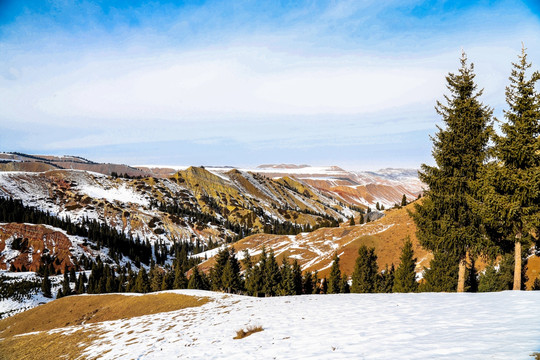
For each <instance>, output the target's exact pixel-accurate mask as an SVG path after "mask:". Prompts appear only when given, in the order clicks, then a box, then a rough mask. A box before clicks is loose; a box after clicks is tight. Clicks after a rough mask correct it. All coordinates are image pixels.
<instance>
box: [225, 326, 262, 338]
mask: <svg viewBox="0 0 540 360" xmlns="http://www.w3.org/2000/svg"><path fill="white" fill-rule="evenodd" d="M263 330H264V329H263V327H262V326H260V325H250V326H248V327H247V328H246V329H240V330H238V331H237V332H236V336H235V337H234V338H233V339H243V338H245V337H247V336H249V335H251V334H254V333H256V332H259V331H263Z"/></svg>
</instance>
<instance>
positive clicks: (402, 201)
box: [401, 194, 407, 206]
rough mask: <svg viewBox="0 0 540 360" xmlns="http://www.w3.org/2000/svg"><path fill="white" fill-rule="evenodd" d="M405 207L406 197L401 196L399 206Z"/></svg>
mask: <svg viewBox="0 0 540 360" xmlns="http://www.w3.org/2000/svg"><path fill="white" fill-rule="evenodd" d="M405 205H407V196H405V194H403V197H402V198H401V206H405Z"/></svg>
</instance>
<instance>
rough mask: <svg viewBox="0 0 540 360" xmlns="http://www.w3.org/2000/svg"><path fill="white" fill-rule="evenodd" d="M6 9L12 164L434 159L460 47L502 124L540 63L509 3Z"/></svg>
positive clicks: (532, 21) (1, 91)
mask: <svg viewBox="0 0 540 360" xmlns="http://www.w3.org/2000/svg"><path fill="white" fill-rule="evenodd" d="M6 4H8V5H3V6H4V10H5V11H4V12H2V11H0V13H3V16H0V52H1V53H2V57H0V108H1V109H2V112H1V113H0V128H1V129H2V130H4V131H3V132H4V135H3V136H2V135H0V140H1V141H2V146H3V147H5V149H4V150H27V151H40V152H48V151H54V152H58V151H66V152H67V151H72V150H79V151H81V149H83V150H82V151H90V149H93V150H92V151H94V152H95V153H96V154H99V149H100V148H104V147H111V146H117V148H116V149H117V150H118V151H120V152H121V151H122V148H124V149H127V148H128V147H127V144H137V143H139V144H140V143H156V142H160V141H162V142H170V143H174V142H195V143H197V144H199V145H201V144H203V143H204V144H207V145H208V144H214V145H215V144H221V145H220V146H222V144H227V143H229V144H230V146H239V148H242V149H245V148H249V149H252V151H251V152H249V153H245V152H244V156H245V157H246V160H243V161H244V162H251V163H253V164H256V163H259V162H260V161H258V160H259V158H260V154H261V153H262V152H265V151H268V149H273V150H274V152H276V153H277V150H276V149H282V150H283V151H285V152H287V151H289V152H290V151H300V149H311V150H312V151H311V153H312V155H309V152H307V151H306V152H303V151H301V152H302V153H303V156H305V157H306V158H305V160H303V161H302V162H314V161H316V160H317V159H316V158H315V156H320V154H321V153H324V149H325V148H330V147H332V148H333V147H339V146H343V147H344V148H348V149H355V148H356V149H359V148H360V147H362V149H365V147H366V146H372V147H373V146H374V145H378V146H388V147H391V148H397V149H399V146H398V145H396V144H402V145H401V146H402V147H405V145H403V144H406V143H407V145H406V147H407V148H409V147H410V144H408V143H410V142H411V141H413V142H415V143H417V149H424V150H425V148H426V147H429V145H428V142H429V140H428V136H427V134H429V133H432V132H433V131H434V125H435V123H436V122H437V121H438V117H437V116H436V114H435V112H434V111H433V104H434V102H435V100H436V99H440V98H441V97H442V94H443V93H444V91H445V89H444V75H445V74H446V73H447V72H448V71H454V70H455V69H457V67H458V61H457V58H458V56H459V51H460V48H461V47H465V49H466V50H467V52H468V54H469V57H470V59H471V60H472V61H474V62H475V63H476V65H477V72H478V83H479V84H480V86H481V87H485V88H486V92H485V97H484V99H485V101H486V102H488V103H489V104H490V105H492V106H494V107H495V108H496V110H497V111H498V112H499V113H500V111H501V109H502V106H503V102H504V92H503V89H504V86H505V85H506V78H507V76H508V72H509V67H510V61H513V60H514V59H515V56H516V54H517V53H518V50H519V48H520V42H521V41H525V43H526V44H527V46H528V47H529V49H530V50H529V52H530V55H531V59H532V60H533V61H535V62H536V63H540V39H538V36H537V34H538V33H539V32H540V26H539V22H538V16H537V15H536V14H535V13H534V12H532V11H531V10H530V9H529V8H528V7H527V6H526V4H524V3H523V4H518V5H517V6H516V3H515V2H508V1H491V2H490V4H488V5H486V4H485V3H484V2H462V1H459V2H448V1H413V0H407V1H388V2H380V1H362V2H358V1H337V2H329V3H312V2H305V3H297V2H295V5H291V6H281V5H278V4H277V2H269V3H267V4H263V5H261V4H260V2H247V1H246V2H229V3H224V2H207V3H204V4H195V3H193V4H189V3H188V4H184V5H182V6H177V5H175V4H174V3H173V2H163V3H151V4H146V3H144V2H139V3H137V2H128V1H125V2H100V3H94V2H84V1H83V2H75V1H69V0H65V1H54V2H48V3H43V4H41V5H40V6H37V5H35V4H34V5H35V6H27V7H24V6H17V5H16V4H15V2H8V3H6ZM5 134H16V135H17V136H8V135H5ZM404 134H409V135H404ZM410 134H414V135H410ZM411 136H412V137H411ZM37 139H39V141H38V140H37ZM234 144H237V145H234ZM238 144H242V145H238ZM84 149H87V150H84ZM200 149H201V151H203V152H204V151H205V149H204V147H201V148H200ZM126 151H127V150H126ZM131 151H132V150H130V152H131ZM141 151H142V150H141ZM206 151H207V152H206V154H204V156H206V158H207V159H212V160H213V161H212V162H213V163H219V161H220V160H219V158H220V155H221V154H220V152H219V151H216V148H215V147H214V146H207V150H206ZM428 155H429V154H428ZM140 156H141V161H142V160H144V156H145V154H144V153H142V152H141V154H140ZM310 156H313V158H310ZM342 156H343V157H344V159H336V162H337V160H340V161H341V162H346V163H353V162H354V161H355V158H354V156H355V155H354V154H350V155H349V154H346V153H343V154H342ZM374 156H377V152H376V151H374ZM380 156H381V157H380V161H381V162H383V161H387V160H388V159H386V158H383V156H388V155H387V154H382V155H380ZM411 156H413V157H414V160H413V162H415V161H416V162H417V163H419V162H421V161H425V159H426V158H425V157H419V156H418V154H417V152H415V151H411ZM197 159H198V160H201V159H203V158H201V157H198V158H197ZM201 161H202V160H201ZM143 162H144V161H143ZM266 162H268V159H267V160H266ZM396 165H399V164H396Z"/></svg>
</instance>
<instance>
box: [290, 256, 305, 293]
mask: <svg viewBox="0 0 540 360" xmlns="http://www.w3.org/2000/svg"><path fill="white" fill-rule="evenodd" d="M292 276H293V285H294V294H295V295H301V294H302V285H303V284H302V268H301V267H300V264H298V260H296V259H294V260H293V263H292Z"/></svg>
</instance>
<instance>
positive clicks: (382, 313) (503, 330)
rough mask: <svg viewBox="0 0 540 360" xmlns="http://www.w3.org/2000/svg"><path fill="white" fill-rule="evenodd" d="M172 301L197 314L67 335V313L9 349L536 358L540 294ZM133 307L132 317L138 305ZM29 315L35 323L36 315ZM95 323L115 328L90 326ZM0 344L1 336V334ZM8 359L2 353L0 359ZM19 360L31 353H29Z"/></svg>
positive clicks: (119, 322) (153, 355)
mask: <svg viewBox="0 0 540 360" xmlns="http://www.w3.org/2000/svg"><path fill="white" fill-rule="evenodd" d="M169 293H175V294H186V295H192V296H195V297H197V298H198V300H196V301H199V304H200V305H198V306H197V304H196V303H195V306H194V307H188V308H184V309H180V310H175V311H170V312H160V313H155V314H151V315H142V316H136V317H131V316H129V313H125V309H124V310H123V311H124V314H123V315H122V317H123V319H114V317H113V316H114V315H113V316H109V317H107V314H103V313H102V312H101V309H100V308H99V307H98V308H96V311H95V312H94V313H89V314H88V315H87V316H86V319H87V320H86V323H85V324H80V323H77V321H75V323H74V324H73V323H72V324H70V325H67V326H66V325H64V324H65V322H68V321H70V318H69V314H57V316H60V317H62V316H65V318H60V319H59V320H55V321H56V322H57V323H59V325H58V326H56V327H54V326H53V328H51V326H47V324H45V321H44V324H43V325H41V324H40V323H38V324H35V326H36V327H37V328H38V329H39V328H40V327H41V328H43V330H52V331H50V332H49V334H50V335H49V336H42V334H44V333H45V331H43V332H37V333H34V334H29V335H26V336H19V337H17V336H16V335H17V334H18V333H17V332H16V330H15V329H14V330H12V333H13V334H12V335H11V336H13V337H12V338H8V342H7V345H9V346H15V345H16V344H17V342H20V341H24V340H25V339H26V340H28V341H31V340H33V339H34V338H36V339H37V338H39V339H40V340H39V341H40V343H41V344H42V345H44V347H43V348H44V349H48V350H45V351H51V349H50V348H48V347H47V346H46V345H48V344H56V346H58V344H59V342H56V343H55V341H60V343H61V342H71V343H73V344H79V345H83V346H79V347H74V348H78V349H80V350H79V351H80V355H82V356H84V357H87V358H92V359H93V358H99V359H120V358H121V359H124V358H129V359H243V358H253V359H294V360H296V359H370V360H371V359H385V360H386V359H414V360H416V359H434V360H436V359H448V360H450V359H460V358H461V359H470V360H476V359H477V360H484V359H500V360H512V359H524V360H525V359H531V357H530V355H532V354H533V353H535V352H539V351H540V342H539V341H538V339H540V312H538V311H535V309H536V307H535V306H536V305H537V304H538V303H539V302H540V292H538V291H536V292H533V291H527V292H500V293H485V294H480V293H478V294H468V293H463V294H455V293H453V294H448V293H420V294H414V293H412V294H339V295H303V296H284V297H274V298H253V297H244V296H238V295H230V294H221V293H213V292H206V291H196V290H180V291H178V290H177V291H171V292H169ZM160 294H163V293H158V294H149V295H143V296H142V297H141V296H140V295H139V296H138V295H125V299H126V300H125V301H129V302H130V303H134V304H136V303H137V301H132V300H139V301H138V302H139V303H142V302H143V301H146V302H147V303H151V301H152V300H151V299H152V297H155V298H156V300H157V299H159V298H158V297H159V296H162V295H160ZM134 297H138V299H134ZM99 298H102V297H99ZM202 299H206V300H205V301H207V300H209V301H207V302H206V303H205V301H201V300H202ZM61 300H62V302H61V304H62V306H63V307H66V308H71V307H73V306H74V304H77V303H78V302H82V301H85V302H86V303H87V302H89V300H91V299H90V297H88V296H75V297H69V298H65V299H61ZM97 300H99V299H97ZM46 306H48V307H47V308H43V311H45V310H46V309H49V311H52V312H54V311H55V309H56V308H58V306H55V302H53V303H51V304H48V305H46ZM59 306H60V303H59ZM102 306H106V307H107V308H108V309H109V310H110V313H112V314H114V313H115V312H116V311H119V310H117V308H116V306H118V305H116V306H115V305H114V304H113V305H111V304H110V303H105V304H104V305H102ZM133 308H134V310H133V312H135V311H136V309H137V306H133ZM148 310H149V309H147V311H148ZM31 311H37V312H36V314H38V312H39V311H41V310H40V309H39V308H37V309H34V310H31ZM73 311H77V310H73ZM25 315H26V314H25V313H23V314H20V315H18V316H19V317H18V318H16V319H13V320H14V321H15V320H16V321H17V323H19V324H24V323H25V322H26V321H28V319H27V318H25ZM28 315H31V313H28ZM93 317H97V318H99V317H101V318H106V319H107V318H111V319H112V321H99V320H97V322H96V321H93ZM63 319H64V320H63ZM4 321H6V320H4ZM7 321H9V319H8V320H7ZM62 321H64V322H63V323H62ZM2 324H3V323H2V322H0V329H1V327H2V326H1V325H2ZM60 324H61V325H60ZM63 326H65V327H63ZM256 327H259V328H258V330H260V331H258V332H254V333H252V334H250V335H248V336H246V337H244V338H241V339H235V337H237V336H238V335H237V332H238V331H242V330H248V329H250V328H256ZM14 328H16V327H15V326H14ZM21 331H24V330H20V331H19V333H20V332H21ZM8 332H9V331H8ZM23 333H24V332H23ZM0 335H1V336H2V337H5V336H6V334H2V332H1V331H0ZM44 342H45V343H44ZM13 344H15V345H13ZM51 348H54V346H51ZM9 350H10V348H4V349H3V350H0V357H2V355H5V354H2V352H5V351H9ZM24 351H27V352H28V353H29V354H30V353H32V349H31V348H30V349H25V350H24ZM20 355H23V357H24V355H25V354H22V353H21V354H20ZM42 355H43V354H42ZM76 355H77V354H76Z"/></svg>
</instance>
